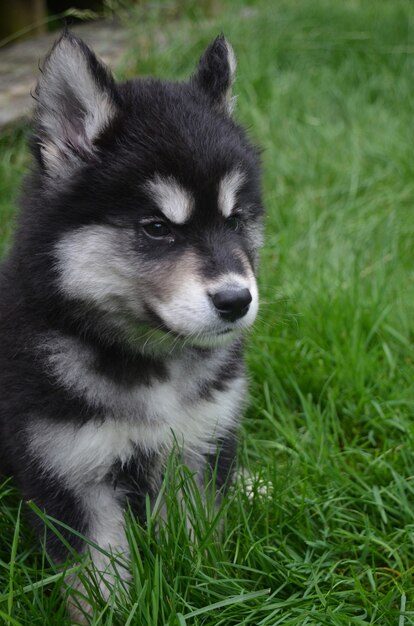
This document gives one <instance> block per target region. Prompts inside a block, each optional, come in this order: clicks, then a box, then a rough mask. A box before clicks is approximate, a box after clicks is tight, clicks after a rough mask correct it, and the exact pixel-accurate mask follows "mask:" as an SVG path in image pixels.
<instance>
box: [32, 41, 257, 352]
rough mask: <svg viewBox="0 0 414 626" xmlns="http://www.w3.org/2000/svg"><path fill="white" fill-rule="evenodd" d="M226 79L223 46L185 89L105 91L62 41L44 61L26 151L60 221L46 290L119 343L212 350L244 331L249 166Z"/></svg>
mask: <svg viewBox="0 0 414 626" xmlns="http://www.w3.org/2000/svg"><path fill="white" fill-rule="evenodd" d="M234 69H235V61H234V55H233V53H232V50H231V48H230V46H229V44H228V43H227V42H226V40H225V39H224V38H222V37H220V38H218V39H217V40H216V41H215V42H213V44H212V45H211V46H210V47H209V48H208V49H207V50H206V52H205V53H204V55H203V57H202V58H201V60H200V63H199V66H198V69H197V71H196V73H195V74H194V76H193V77H192V79H191V80H190V81H189V82H188V83H163V82H158V81H153V80H138V81H133V82H129V83H125V84H120V85H115V83H114V82H113V80H112V77H111V76H110V75H109V73H108V72H107V70H106V69H105V68H104V67H103V66H102V65H101V64H100V63H99V62H98V61H97V60H96V58H95V57H94V55H93V54H92V53H91V52H90V51H89V49H88V48H86V46H84V44H82V42H80V41H79V40H77V39H75V38H73V37H72V36H65V37H63V38H62V39H61V40H60V41H59V42H58V43H57V44H56V45H55V47H54V49H53V50H52V52H51V54H50V56H49V57H48V59H47V60H46V64H45V68H44V72H43V76H42V78H41V81H40V83H39V85H38V90H37V95H38V98H39V101H40V107H39V109H38V114H37V127H36V138H35V142H36V146H37V154H38V159H39V163H40V170H41V176H42V177H43V179H44V181H45V185H46V189H47V193H46V195H47V198H48V200H47V201H48V203H50V204H51V205H53V210H52V214H53V219H56V215H59V214H60V215H61V216H62V214H63V212H65V218H64V219H63V220H62V222H63V223H64V227H63V228H60V229H57V231H56V234H55V236H54V237H53V238H52V240H53V242H52V250H51V259H52V264H53V268H54V272H55V284H56V287H57V290H58V292H59V293H60V295H61V296H63V298H65V299H66V300H70V301H72V302H76V304H77V310H78V311H79V310H80V311H82V310H94V311H95V312H96V313H97V314H98V317H99V319H100V320H101V321H102V320H103V322H104V324H105V325H106V327H107V328H108V329H112V330H114V331H120V332H122V334H123V335H124V336H125V337H127V338H128V340H129V341H133V342H138V343H141V345H142V344H144V345H147V344H148V345H152V346H154V345H155V344H157V345H161V344H162V343H163V342H164V343H165V345H169V341H165V340H166V338H167V337H168V338H169V340H170V341H171V340H172V341H174V342H181V341H184V342H187V341H188V342H191V343H194V344H198V345H220V344H221V343H224V342H226V341H228V340H229V339H232V338H234V336H235V334H236V333H238V332H240V331H242V330H243V329H246V328H248V327H249V326H250V325H251V324H252V322H253V321H254V319H255V316H256V313H257V309H258V293H257V286H256V280H255V268H256V263H257V252H258V247H259V245H260V240H261V218H262V207H261V198H260V188H259V185H260V182H259V165H258V157H257V153H256V151H255V150H254V148H252V146H251V145H250V143H249V142H248V141H247V139H246V137H245V135H244V133H243V131H242V130H241V129H240V128H239V127H238V126H237V125H236V124H234V122H233V121H232V119H231V117H230V109H231V93H230V92H231V83H232V81H233V77H234ZM75 78H76V80H75ZM68 212H69V215H68ZM49 219H50V212H49ZM69 305H70V303H68V306H69Z"/></svg>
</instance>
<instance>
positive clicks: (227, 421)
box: [30, 345, 245, 480]
mask: <svg viewBox="0 0 414 626" xmlns="http://www.w3.org/2000/svg"><path fill="white" fill-rule="evenodd" d="M70 347H71V348H73V346H70ZM62 348H63V346H62V345H60V349H59V351H58V352H57V351H55V352H52V353H50V356H49V367H50V368H51V370H52V373H53V376H54V378H55V380H57V381H58V382H59V384H61V385H63V386H64V387H65V388H66V389H67V390H68V391H70V393H71V394H72V395H73V394H76V395H77V396H78V397H79V398H82V400H83V401H84V402H85V403H86V404H87V406H88V410H89V413H91V412H92V418H91V419H89V420H88V421H87V422H86V423H84V424H82V425H80V426H79V422H78V421H77V420H74V421H73V422H69V423H68V422H65V423H51V422H50V421H49V420H46V419H39V420H38V421H37V422H36V423H35V424H34V425H33V427H32V428H31V433H30V440H31V445H32V448H33V449H34V451H35V453H36V454H37V455H39V456H40V457H42V458H43V459H44V462H46V463H47V465H48V466H49V467H50V468H53V469H54V470H55V471H58V473H59V474H61V475H65V476H68V475H69V474H71V475H72V476H73V477H75V476H79V477H82V478H83V479H85V478H86V477H89V478H90V479H91V480H100V479H101V478H102V477H104V475H105V473H106V472H107V471H108V470H109V469H110V467H111V466H112V465H113V464H114V463H116V462H121V463H126V462H128V460H129V459H130V458H131V457H132V456H133V455H136V454H139V451H140V450H141V451H142V452H158V453H162V454H165V453H167V452H168V450H169V449H170V448H171V447H172V446H173V445H174V443H175V442H176V443H177V444H178V445H179V446H180V447H182V448H183V449H184V450H191V451H193V450H197V451H198V452H201V453H207V452H211V451H213V450H214V445H215V443H216V442H217V439H218V438H220V437H222V436H225V434H226V432H228V430H229V429H231V428H232V427H234V425H235V423H236V421H237V419H238V417H239V413H240V409H241V405H242V403H243V400H244V392H245V381H244V377H242V376H236V377H229V379H228V380H227V381H226V383H225V384H223V381H220V380H218V379H217V376H218V375H219V373H220V371H221V369H222V367H223V362H224V363H225V359H224V361H223V358H216V359H211V360H203V361H201V360H197V359H192V360H190V361H189V360H188V359H187V360H176V361H172V362H170V363H169V366H168V369H167V371H166V376H165V377H163V378H162V379H157V377H153V378H152V379H150V380H148V381H147V382H146V384H142V383H138V384H136V385H128V386H126V385H124V384H121V383H119V382H115V381H114V380H113V379H110V378H108V376H105V375H102V374H100V373H98V371H97V370H96V368H94V367H93V366H92V364H93V361H92V360H89V359H88V358H85V356H86V357H87V355H85V354H83V355H82V356H83V358H82V359H79V358H77V359H76V358H74V356H75V355H74V354H73V351H71V350H70V349H69V346H68V345H66V346H65V350H63V349H62ZM69 353H71V355H70V357H69ZM78 356H79V355H78ZM69 361H71V364H70V365H71V366H70V367H69ZM94 411H96V418H94V417H93V412H94Z"/></svg>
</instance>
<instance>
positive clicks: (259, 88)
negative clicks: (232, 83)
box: [0, 0, 414, 626]
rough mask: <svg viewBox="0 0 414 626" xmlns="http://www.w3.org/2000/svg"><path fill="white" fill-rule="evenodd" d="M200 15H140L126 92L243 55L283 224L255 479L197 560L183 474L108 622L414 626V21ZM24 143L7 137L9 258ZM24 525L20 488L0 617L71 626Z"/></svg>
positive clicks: (251, 440) (382, 9)
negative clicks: (214, 51) (216, 45)
mask: <svg viewBox="0 0 414 626" xmlns="http://www.w3.org/2000/svg"><path fill="white" fill-rule="evenodd" d="M184 5H185V8H184V10H182V11H181V12H177V14H174V15H173V14H172V13H171V12H168V11H161V12H158V13H154V12H151V11H147V12H146V13H145V14H144V15H142V13H140V12H139V11H138V9H137V10H136V11H137V12H136V13H135V14H134V15H132V17H130V18H129V27H130V28H131V32H132V35H133V36H132V37H131V41H132V42H134V43H133V45H131V50H130V51H129V54H128V57H127V59H126V63H125V65H124V67H123V68H121V71H120V74H121V75H124V76H127V75H132V74H133V73H134V72H135V71H136V70H138V71H139V72H140V73H144V74H145V73H156V74H157V75H158V76H165V77H170V78H171V77H177V78H184V77H185V76H187V75H188V74H189V73H190V72H191V71H192V68H193V65H194V59H195V58H197V56H198V55H199V54H200V53H201V50H202V49H203V46H205V45H206V43H207V42H208V41H209V40H210V39H211V38H212V37H214V36H215V35H216V34H217V32H219V31H220V30H224V32H225V33H226V35H227V36H228V37H229V39H230V40H231V41H232V43H233V46H234V48H235V50H236V53H237V56H238V62H239V73H238V80H237V83H236V92H237V94H238V108H237V117H238V119H240V121H242V122H243V123H244V124H245V125H247V126H248V127H249V128H250V133H251V136H252V137H253V138H254V139H255V141H257V142H258V143H259V144H260V145H261V146H263V148H264V152H263V163H264V172H265V174H264V191H265V201H266V206H267V211H268V219H267V237H266V245H265V248H264V251H263V255H262V266H261V277H260V283H261V294H262V307H261V312H260V316H259V321H258V323H257V325H256V328H255V331H254V333H253V334H252V337H251V341H250V344H249V352H248V360H249V366H250V372H251V377H252V382H251V405H250V408H249V411H248V414H247V416H246V419H245V420H244V423H243V429H242V433H241V445H240V465H241V466H243V467H246V468H249V470H250V472H252V474H253V482H252V484H251V485H246V484H244V483H243V481H240V483H238V485H237V486H236V487H235V488H234V489H233V490H232V492H231V493H230V494H229V496H228V498H227V499H226V501H225V502H224V503H223V505H222V508H221V510H220V512H219V517H218V519H215V520H214V519H213V522H212V520H211V517H210V518H206V515H207V513H205V512H204V511H203V509H202V507H201V506H200V503H198V504H197V502H196V504H195V505H194V507H195V509H194V517H195V521H194V525H195V534H196V535H197V542H196V543H195V544H194V543H193V542H192V541H191V540H190V539H189V537H188V533H187V531H186V528H185V524H184V523H183V516H182V514H181V512H180V508H179V506H178V504H177V503H174V500H173V498H172V497H171V495H168V494H171V493H172V492H173V491H174V489H175V487H174V485H176V484H177V481H178V482H183V485H184V489H186V490H190V491H191V489H192V482H191V477H188V476H186V475H185V470H183V469H182V470H181V471H178V470H176V471H172V472H170V475H169V477H168V478H167V485H166V493H167V497H169V498H171V512H170V515H169V520H168V525H167V526H168V527H167V529H166V530H165V529H161V531H160V532H161V539H160V538H159V536H158V535H157V533H156V532H155V527H154V517H156V513H154V514H153V516H152V518H151V517H150V523H149V525H148V527H147V528H146V529H142V528H140V527H139V526H137V524H136V523H135V521H134V520H133V519H131V518H129V522H128V533H129V538H130V543H131V548H132V555H133V558H132V572H133V582H132V586H131V589H130V590H129V591H124V592H122V591H121V592H120V594H121V597H120V599H119V600H115V598H112V600H111V601H110V602H109V603H108V604H107V605H106V606H105V604H104V603H103V602H101V601H99V600H98V599H97V600H96V603H97V617H96V620H95V622H94V623H95V624H108V625H111V624H114V625H118V624H122V625H125V626H126V625H128V626H133V625H136V626H138V625H139V626H165V625H168V626H220V625H223V626H224V625H225V626H232V625H234V626H236V625H237V626H242V625H243V626H276V625H279V624H281V625H284V626H287V625H289V626H293V625H298V626H299V625H300V626H302V625H303V626H305V625H306V626H308V625H316V624H318V625H319V624H321V625H329V626H347V625H351V624H352V625H358V626H362V625H366V624H377V625H379V626H386V625H390V626H391V625H392V626H408V625H409V624H414V578H413V576H414V560H413V554H414V454H413V438H414V421H413V418H412V416H413V410H414V350H413V339H414V245H413V242H414V214H413V204H414V159H413V150H412V143H413V141H412V138H413V136H414V115H413V113H414V110H413V109H414V97H413V94H414V87H413V76H414V10H413V7H412V3H411V2H410V1H409V0H383V1H382V2H366V1H363V0H349V1H348V2H344V1H343V0H330V1H328V0H312V1H311V0H297V1H296V2H292V1H291V0H279V1H278V2H277V3H276V2H273V1H272V0H258V1H257V2H241V1H237V2H232V3H230V2H224V0H223V1H222V2H221V3H219V2H218V3H217V6H219V8H220V10H219V11H214V6H215V5H214V3H205V5H206V6H207V7H210V8H211V11H210V12H209V14H208V15H207V16H206V15H201V10H200V9H199V8H197V7H198V3H196V2H190V1H189V0H187V2H186V3H184ZM169 6H170V5H169ZM140 11H141V12H142V9H140ZM153 11H155V9H153ZM160 29H161V32H162V37H161V36H160V34H159V33H160ZM23 145H24V144H23V135H22V133H18V134H10V135H9V136H8V137H4V138H3V139H2V140H1V150H2V155H3V161H1V162H0V169H1V172H0V194H1V195H0V242H1V243H0V245H1V246H2V248H4V247H5V245H6V242H7V240H8V238H9V235H10V231H11V217H12V213H11V207H12V206H13V202H14V198H15V197H16V190H17V188H18V183H19V180H20V176H21V174H22V171H23V170H24V168H25V167H26V166H27V153H26V151H25V149H24V147H23ZM171 483H172V487H170V488H168V485H171ZM19 511H20V508H19V500H18V495H17V494H16V493H15V491H14V490H13V489H12V487H11V486H10V484H9V483H5V484H4V485H3V487H2V488H1V489H0V529H1V532H0V619H3V620H4V623H5V624H10V626H12V625H15V626H17V625H19V626H20V625H26V624H30V625H36V624H39V625H40V624H42V625H48V624H50V625H55V624H65V623H66V622H65V617H64V607H63V603H62V601H61V596H60V592H59V589H60V584H61V576H60V575H59V573H58V572H56V570H55V569H54V568H53V566H52V565H51V564H50V563H49V561H48V559H47V556H46V555H45V554H44V553H42V551H41V550H40V549H39V548H38V547H37V546H36V544H35V541H34V538H33V535H32V533H31V531H30V528H28V527H27V525H26V523H25V521H24V516H23V517H22V520H21V521H20V514H19ZM213 518H214V516H213ZM219 522H220V523H221V524H223V527H224V531H223V539H222V540H221V541H218V540H217V536H216V534H215V533H214V532H212V531H211V524H213V526H215V525H218V524H219ZM167 531H168V532H167ZM71 567H75V568H76V567H77V565H76V563H75V564H73V563H72V564H71ZM114 607H116V610H115V608H114Z"/></svg>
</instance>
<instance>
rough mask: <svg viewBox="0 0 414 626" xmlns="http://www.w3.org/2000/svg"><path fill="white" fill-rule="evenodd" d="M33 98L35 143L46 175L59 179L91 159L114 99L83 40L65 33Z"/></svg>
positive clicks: (114, 93)
mask: <svg viewBox="0 0 414 626" xmlns="http://www.w3.org/2000/svg"><path fill="white" fill-rule="evenodd" d="M34 97H35V100H36V102H37V106H36V109H35V120H34V135H35V136H34V144H35V146H36V151H37V153H38V155H39V158H40V162H41V164H42V166H43V167H44V169H45V170H46V172H47V173H48V174H49V175H50V176H51V177H57V178H61V177H62V176H66V175H67V174H68V173H70V171H72V170H73V169H74V168H76V167H78V166H79V165H81V164H82V163H85V162H88V161H90V160H92V159H94V158H95V156H96V146H95V142H96V139H97V138H98V137H99V136H100V135H101V133H102V131H103V130H105V128H106V127H107V126H108V125H109V124H110V122H111V121H112V120H113V119H114V118H115V116H116V114H117V112H118V102H119V97H118V94H117V89H116V85H115V82H114V79H113V77H112V75H111V73H110V71H109V70H108V68H107V67H106V66H105V65H103V63H101V62H100V61H98V59H97V58H96V56H95V55H94V54H93V52H92V51H91V50H90V49H89V48H88V46H86V44H84V43H83V41H81V40H80V39H78V38H77V37H75V36H74V35H72V34H71V33H69V32H65V33H64V34H63V35H62V36H61V37H60V38H59V39H58V40H57V41H56V43H55V44H54V46H53V48H52V50H51V51H50V53H49V55H48V56H47V58H46V60H45V62H44V65H43V68H42V74H41V76H40V78H39V81H38V84H37V86H36V90H35V95H34Z"/></svg>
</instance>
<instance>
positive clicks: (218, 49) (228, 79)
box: [192, 35, 236, 114]
mask: <svg viewBox="0 0 414 626" xmlns="http://www.w3.org/2000/svg"><path fill="white" fill-rule="evenodd" d="M235 73H236V57H235V55H234V51H233V48H232V47H231V45H230V44H229V42H228V41H227V39H226V38H225V37H224V35H219V36H218V37H217V38H216V39H215V40H214V41H213V42H212V43H211V44H210V45H209V46H208V48H207V49H206V50H205V52H204V54H203V55H202V57H201V59H200V61H199V64H198V67H197V70H196V72H195V74H194V75H193V77H192V82H193V84H195V85H196V86H197V87H198V88H199V89H201V90H202V91H203V92H204V93H205V94H206V95H207V96H208V98H209V99H210V100H211V103H212V104H213V106H215V107H216V108H218V109H219V110H221V111H224V112H227V113H228V114H231V112H232V110H233V106H234V98H233V97H232V94H231V90H232V85H233V82H234V78H235Z"/></svg>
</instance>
